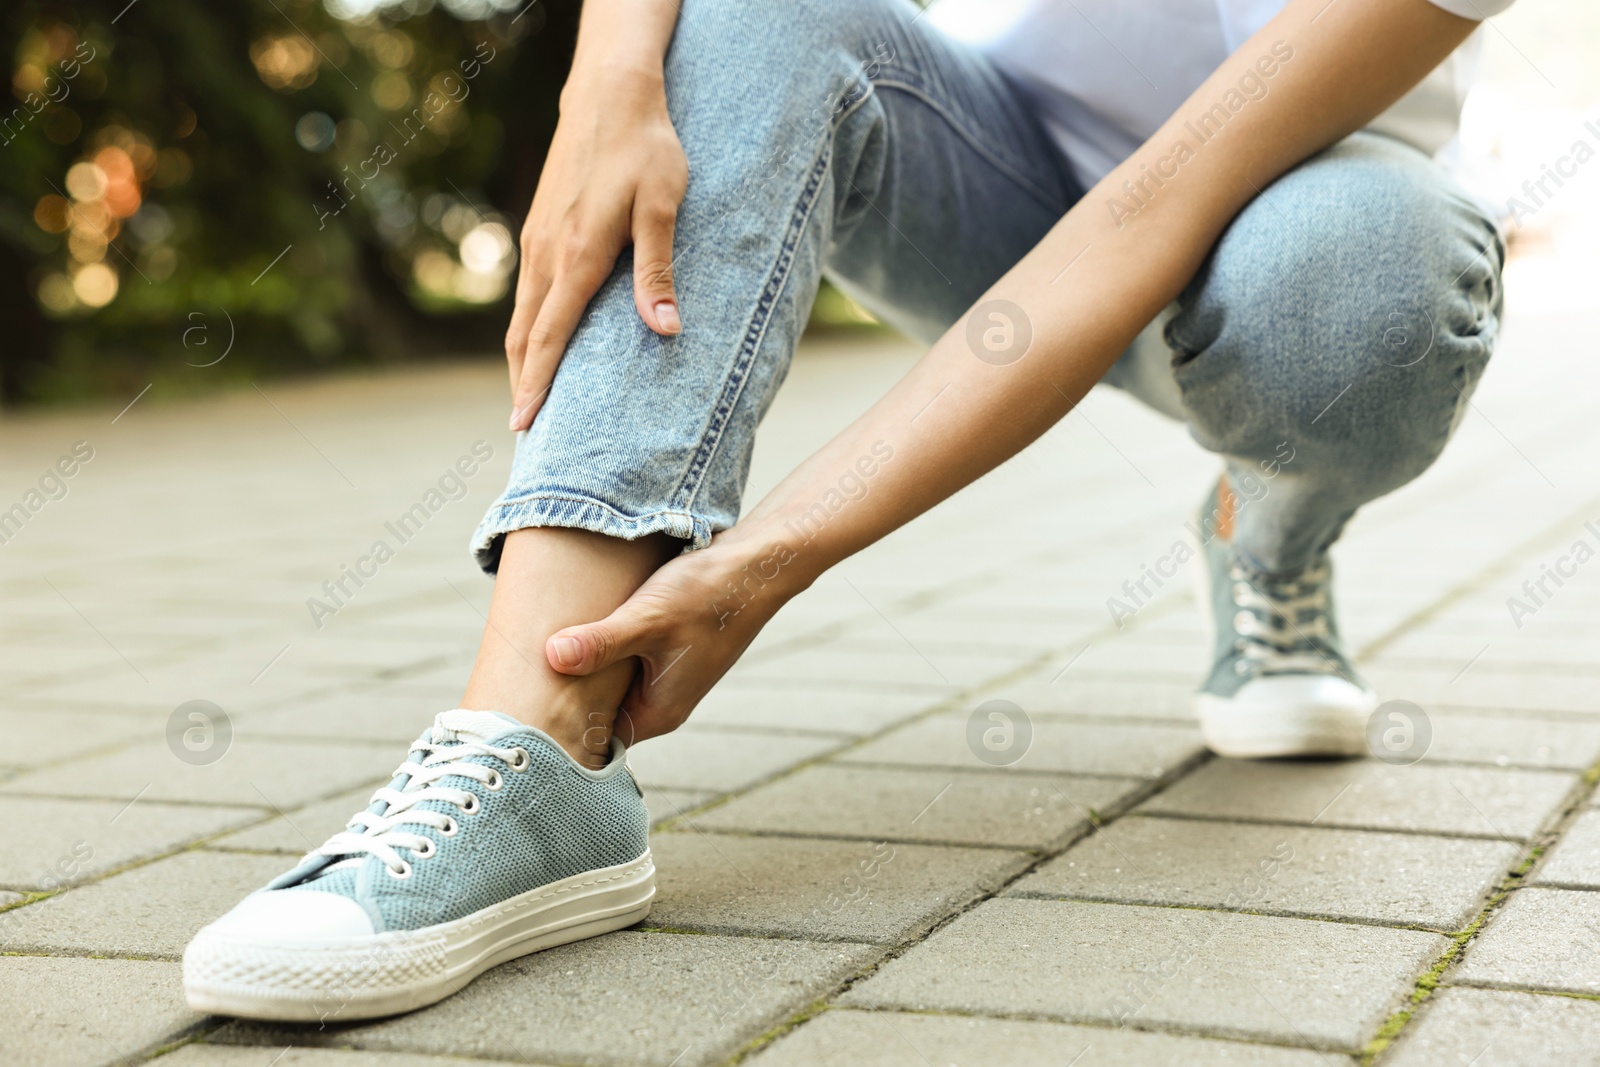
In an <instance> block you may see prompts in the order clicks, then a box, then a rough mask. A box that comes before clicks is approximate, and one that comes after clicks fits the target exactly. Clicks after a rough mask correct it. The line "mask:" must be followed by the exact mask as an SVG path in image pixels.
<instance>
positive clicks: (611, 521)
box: [471, 492, 715, 574]
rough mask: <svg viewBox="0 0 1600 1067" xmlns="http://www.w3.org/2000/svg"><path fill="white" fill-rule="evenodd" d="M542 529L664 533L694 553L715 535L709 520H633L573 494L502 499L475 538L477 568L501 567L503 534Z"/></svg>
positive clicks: (631, 537)
mask: <svg viewBox="0 0 1600 1067" xmlns="http://www.w3.org/2000/svg"><path fill="white" fill-rule="evenodd" d="M538 526H559V527H565V528H568V529H573V530H589V531H591V532H593V533H598V534H605V535H606V536H607V537H617V538H621V539H622V540H624V541H637V540H638V539H639V538H641V537H648V536H649V535H651V534H654V533H664V534H667V535H669V536H671V537H677V538H680V539H682V540H684V541H687V542H688V546H689V547H690V548H704V547H706V545H708V544H710V543H711V535H712V534H713V533H714V532H715V527H714V526H713V525H712V522H711V520H710V519H709V518H708V517H706V516H704V515H694V514H691V513H690V512H687V511H675V510H666V509H663V510H657V511H648V512H645V513H644V514H642V515H629V514H627V513H626V512H624V511H621V510H619V509H618V508H616V507H614V506H613V505H611V504H608V503H606V502H605V501H603V500H599V499H596V498H594V497H590V496H581V495H578V494H576V493H570V492H568V493H553V492H539V493H530V494H527V495H524V496H519V497H517V498H516V499H513V500H506V499H501V500H499V501H497V502H496V503H495V504H494V505H493V506H492V507H490V508H489V511H488V513H487V514H486V515H484V517H483V522H482V523H480V524H479V525H478V529H477V531H476V532H474V533H473V535H472V545H471V548H472V555H473V558H474V559H476V560H477V561H478V566H480V567H482V568H483V569H484V570H485V571H486V572H488V573H489V574H493V573H495V571H497V570H498V569H499V567H500V552H501V549H502V548H503V546H504V545H505V535H506V534H508V533H510V532H511V531H513V530H525V529H528V528H530V527H538Z"/></svg>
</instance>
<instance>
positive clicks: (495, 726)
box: [433, 708, 522, 743]
mask: <svg viewBox="0 0 1600 1067" xmlns="http://www.w3.org/2000/svg"><path fill="white" fill-rule="evenodd" d="M521 726H522V724H521V723H520V722H518V721H517V720H515V719H513V718H512V717H511V716H509V715H503V714H501V713H500V712H498V711H468V710H467V709H466V708H456V709H455V710H454V711H441V712H440V713H439V714H438V716H437V717H436V718H435V719H434V720H433V739H434V741H435V743H439V742H444V741H451V740H454V739H455V738H458V737H464V738H467V739H470V740H473V741H482V742H488V741H493V740H494V739H495V738H497V737H499V736H500V735H501V734H507V733H510V732H511V731H512V730H516V729H519V728H520V727H521Z"/></svg>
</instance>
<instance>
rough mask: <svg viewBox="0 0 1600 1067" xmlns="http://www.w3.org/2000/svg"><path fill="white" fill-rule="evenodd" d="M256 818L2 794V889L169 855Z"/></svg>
mask: <svg viewBox="0 0 1600 1067" xmlns="http://www.w3.org/2000/svg"><path fill="white" fill-rule="evenodd" d="M260 817H261V813H260V812H257V811H246V810H244V809H241V808H231V809H229V808H207V807H201V806H199V805H192V804H181V805H180V804H158V803H155V802H152V801H147V800H140V801H139V802H138V803H136V804H133V805H131V806H130V805H129V804H128V802H127V801H126V800H123V801H107V800H53V799H35V798H32V797H0V822H3V823H4V824H5V825H7V826H10V827H11V847H10V848H7V849H5V850H3V851H0V885H8V886H11V887H13V888H16V889H34V890H38V889H46V888H52V887H59V886H61V885H63V884H70V883H71V882H73V881H76V880H81V879H83V878H87V877H91V876H94V875H97V874H101V873H103V872H105V871H108V870H111V869H113V868H116V867H120V866H122V865H123V864H125V863H131V862H133V861H134V860H140V859H145V858H147V857H150V856H154V855H159V854H160V853H163V852H167V851H170V850H172V849H175V848H178V847H180V846H182V845H185V844H188V843H189V842H191V841H194V840H196V839H197V838H202V837H209V836H210V835H212V834H215V833H220V832H221V831H223V830H227V829H230V828H232V827H235V826H238V825H240V824H242V823H246V822H252V821H254V820H256V819H259V818H260Z"/></svg>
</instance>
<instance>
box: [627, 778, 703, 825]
mask: <svg viewBox="0 0 1600 1067" xmlns="http://www.w3.org/2000/svg"><path fill="white" fill-rule="evenodd" d="M641 788H642V789H643V791H644V806H645V810H646V811H648V812H649V813H650V825H651V826H654V825H656V824H657V823H660V822H666V821H667V820H668V819H675V818H677V817H678V816H679V815H684V814H687V813H688V812H691V811H693V810H694V809H695V808H698V807H699V806H700V805H702V804H704V803H706V802H707V801H710V800H715V799H716V798H717V797H718V796H719V795H720V794H718V793H705V792H695V791H693V790H689V789H660V788H657V787H655V786H650V787H641Z"/></svg>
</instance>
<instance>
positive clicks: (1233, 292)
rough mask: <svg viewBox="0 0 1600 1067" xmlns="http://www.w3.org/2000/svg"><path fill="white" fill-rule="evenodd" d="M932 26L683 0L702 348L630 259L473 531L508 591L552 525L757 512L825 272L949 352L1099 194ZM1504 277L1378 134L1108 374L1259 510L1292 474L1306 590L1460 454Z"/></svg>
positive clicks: (601, 298)
mask: <svg viewBox="0 0 1600 1067" xmlns="http://www.w3.org/2000/svg"><path fill="white" fill-rule="evenodd" d="M917 16H918V11H917V9H916V8H915V7H913V6H912V5H911V4H910V3H908V2H906V0H789V2H786V3H782V4H750V3H743V2H738V0H684V3H683V5H682V15H681V17H680V19H679V22H678V27H677V31H676V33H675V35H674V37H673V41H672V45H671V48H670V50H669V52H668V55H667V61H666V90H667V103H668V106H669V109H670V112H671V116H672V121H673V124H674V125H675V127H676V128H677V131H678V135H679V138H680V140H681V141H682V143H683V147H684V151H685V153H686V154H687V157H688V163H689V185H688V192H687V195H686V197H685V200H684V203H683V206H682V209H681V210H680V212H679V216H678V230H677V238H676V248H675V254H676V256H677V285H678V296H679V302H680V306H681V309H682V316H683V322H684V330H683V333H682V334H681V335H679V336H677V337H673V338H662V337H658V336H657V335H655V334H654V333H652V332H650V331H649V330H648V329H647V328H646V327H645V326H644V324H643V323H641V322H640V320H639V316H638V313H637V312H636V311H635V310H634V304H633V296H632V273H631V272H632V264H631V261H630V259H629V257H628V256H627V255H625V256H624V257H623V260H622V261H621V262H619V263H618V264H617V267H616V270H615V272H614V273H613V274H612V276H611V278H610V280H609V281H608V282H607V283H606V284H605V285H604V286H603V287H602V288H601V290H600V292H599V293H598V294H597V295H596V296H595V298H594V300H593V301H592V303H591V304H590V306H589V310H588V313H587V314H586V316H585V317H584V319H583V321H582V323H581V324H580V326H579V328H578V330H577V333H576V334H575V335H574V337H573V339H572V341H571V343H570V345H569V346H568V349H567V353H566V356H565V359H564V360H563V362H562V364H561V367H560V370H559V372H558V373H557V375H556V378H555V381H554V383H553V385H552V387H551V389H550V392H549V394H548V396H547V398H546V400H545V404H544V407H543V409H542V410H541V411H540V413H539V416H538V418H537V419H536V420H535V421H534V424H533V426H532V427H531V428H530V429H529V430H528V431H527V432H526V433H525V434H523V435H522V437H521V439H520V441H519V442H518V446H517V452H516V459H515V463H514V466H513V469H512V474H511V480H510V484H509V485H508V487H507V489H506V491H505V493H504V494H503V495H502V496H501V498H500V499H499V500H498V501H496V503H495V504H494V505H493V507H492V508H491V509H490V510H489V513H488V515H487V516H486V517H485V518H484V521H483V524H482V526H480V528H479V529H478V531H477V533H476V535H475V536H474V540H473V550H474V552H475V553H476V556H477V558H478V561H479V562H480V563H481V564H482V565H483V567H484V568H485V569H486V570H490V571H493V570H494V569H495V567H496V566H497V563H498V559H499V554H500V545H501V543H502V540H503V537H504V535H505V534H506V533H508V532H510V531H512V530H516V529H521V528H523V527H530V526H567V527H578V528H582V529H586V530H593V531H597V532H599V533H603V534H609V535H612V536H615V537H622V538H638V537H643V536H646V535H648V534H652V533H658V532H660V533H666V534H669V535H671V536H673V537H678V538H683V539H684V540H686V541H688V542H689V543H690V544H691V545H692V546H694V547H702V546H704V545H705V544H706V543H707V542H708V541H709V540H710V538H711V535H712V534H713V533H714V532H716V531H718V530H721V529H724V528H726V527H728V526H730V525H732V524H733V522H734V521H735V520H736V519H737V518H738V514H739V503H740V496H741V493H742V491H743V488H744V483H745V478H746V475H747V473H748V471H749V464H750V453H751V447H752V444H753V442H754V437H755V431H756V426H757V424H758V423H759V422H760V420H761V417H762V416H763V414H764V413H765V412H766V410H767V408H768V405H769V404H770V403H771V401H772V398H773V395H774V393H775V391H776V390H777V388H778V386H779V385H780V384H781V382H782V381H783V378H784V375H785V373H786V372H787V369H788V366H789V360H790V357H791V355H792V354H793V352H794V348H795V343H796V340H797V338H798V337H799V335H800V332H801V330H802V329H803V327H804V326H805V322H806V318H807V315H808V312H809V310H810V307H811V303H812V300H813V298H814V297H815V295H816V291H817V286H818V282H819V280H820V279H821V278H822V276H823V275H824V274H825V273H826V274H827V276H828V277H829V278H830V280H832V281H833V282H834V283H835V284H837V285H838V286H839V287H840V288H841V289H843V290H844V291H845V292H847V293H849V294H850V295H851V296H853V297H855V298H856V299H857V300H858V301H860V302H861V303H862V304H864V305H866V306H867V307H868V308H870V309H871V310H872V311H873V312H874V313H875V314H876V315H878V316H879V317H880V318H881V319H883V320H884V321H885V322H887V323H889V324H891V325H893V326H895V327H897V328H899V329H900V330H902V331H904V332H905V333H907V334H910V335H911V336H913V337H916V338H920V339H923V340H927V341H930V342H931V341H932V340H934V339H935V338H937V337H938V336H939V335H940V334H942V333H943V332H944V331H945V330H946V329H947V328H948V327H949V326H950V325H951V324H952V323H954V322H955V321H956V320H957V319H958V318H959V317H960V316H961V314H962V313H963V312H964V311H966V310H967V308H969V307H970V306H971V305H972V304H973V303H974V302H975V301H976V300H977V298H978V297H979V296H980V295H981V294H982V293H983V292H984V291H985V290H986V289H987V288H988V287H989V286H990V285H991V284H993V282H994V281H995V280H996V279H997V278H999V277H1000V275H1001V274H1003V273H1004V272H1005V271H1006V270H1008V269H1009V268H1010V267H1011V266H1013V265H1014V264H1015V263H1016V262H1017V261H1018V260H1019V259H1021V258H1022V257H1023V256H1024V255H1025V254H1026V253H1027V252H1028V251H1029V250H1030V249H1032V248H1033V246H1034V245H1035V244H1037V243H1038V241H1039V240H1040V239H1041V238H1042V237H1043V236H1044V234H1045V233H1046V232H1047V231H1048V230H1049V229H1050V227H1051V226H1052V225H1053V224H1054V223H1055V222H1056V221H1057V220H1058V219H1060V217H1061V216H1062V215H1063V214H1064V213H1065V212H1066V211H1067V209H1068V208H1070V207H1071V206H1072V205H1073V204H1074V203H1075V202H1076V201H1077V200H1078V199H1079V198H1080V197H1081V196H1082V195H1083V191H1082V190H1081V189H1079V188H1077V187H1076V186H1075V184H1074V182H1073V179H1072V178H1071V177H1070V176H1069V172H1068V170H1067V167H1066V166H1065V164H1064V162H1063V160H1062V159H1061V157H1060V156H1059V154H1058V152H1057V151H1056V149H1055V147H1054V146H1053V145H1052V143H1051V142H1050V141H1049V140H1048V138H1047V137H1046V136H1045V133H1044V131H1043V130H1042V129H1041V127H1040V125H1039V123H1038V121H1037V120H1036V119H1035V117H1034V115H1033V114H1032V113H1031V112H1030V109H1029V106H1028V104H1027V102H1026V100H1025V99H1024V97H1023V96H1022V95H1021V94H1020V93H1019V92H1018V90H1017V89H1016V88H1015V87H1014V86H1013V85H1012V84H1010V83H1009V82H1007V81H1006V79H1005V78H1004V77H1003V76H1001V75H1000V74H999V73H998V72H997V71H995V70H994V69H993V67H992V66H990V64H989V63H988V62H987V61H986V60H985V59H984V58H983V57H982V56H980V55H978V54H976V53H974V52H973V51H972V50H970V49H969V48H966V47H964V46H962V45H959V44H957V43H955V42H952V41H950V40H949V39H947V38H945V37H944V36H943V35H941V34H940V33H938V31H936V30H934V29H932V28H931V27H929V26H928V25H927V23H926V20H920V21H919V20H918V17H917ZM1086 206H1089V205H1086ZM1502 258H1503V248H1502V245H1501V242H1500V239H1499V236H1498V234H1497V232H1496V229H1495V227H1494V225H1493V223H1492V222H1491V221H1490V220H1489V219H1487V218H1486V217H1485V216H1484V214H1483V212H1482V211H1481V210H1480V209H1479V208H1478V207H1477V206H1476V204H1475V203H1474V202H1473V201H1472V200H1470V199H1469V198H1468V197H1467V196H1466V195H1465V194H1463V193H1462V192H1460V191H1459V190H1458V189H1456V187H1455V186H1454V185H1453V184H1452V183H1451V182H1450V180H1449V179H1448V177H1447V176H1446V174H1445V173H1444V172H1443V171H1442V170H1441V169H1439V168H1438V167H1437V166H1436V165H1435V164H1434V163H1433V162H1432V161H1431V160H1429V159H1427V158H1426V157H1425V156H1424V155H1423V154H1422V153H1420V152H1418V151H1417V150H1415V149H1413V148H1410V147H1409V146H1406V145H1404V144H1401V143H1400V142H1398V141H1394V140H1391V139H1388V138H1386V137H1383V136H1380V135H1377V134H1368V133H1358V134H1356V135H1354V136H1352V137H1350V138H1348V139H1346V140H1345V141H1343V142H1341V143H1340V144H1337V145H1335V146H1334V147H1332V148H1331V149H1329V150H1328V151H1326V152H1323V153H1322V154H1320V155H1318V156H1316V157H1314V158H1312V159H1310V160H1307V161H1306V162H1305V163H1303V164H1301V165H1300V166H1299V167H1297V168H1295V169H1294V170H1292V171H1290V172H1289V173H1288V174H1286V175H1284V176H1283V177H1282V178H1280V179H1279V180H1278V181H1276V182H1274V183H1273V184H1272V185H1271V186H1270V187H1268V188H1267V189H1266V190H1265V191H1264V192H1263V193H1262V194H1261V195H1260V196H1258V197H1257V198H1256V199H1255V200H1254V201H1253V202H1252V203H1251V204H1250V205H1249V206H1248V207H1246V208H1245V209H1244V211H1242V212H1241V213H1240V214H1239V216H1238V217H1237V218H1236V219H1235V220H1234V221H1233V223H1232V224H1231V225H1230V226H1229V227H1228V229H1227V231H1226V232H1225V233H1224V234H1223V236H1222V237H1221V239H1220V240H1219V241H1218V242H1217V245H1216V247H1215V248H1214V249H1213V250H1212V252H1211V254H1210V256H1209V258H1208V259H1207V261H1206V262H1205V264H1204V266H1203V267H1202V268H1201V269H1200V271H1199V273H1198V274H1197V275H1196V276H1195V278H1194V279H1193V281H1192V282H1191V283H1190V285H1189V286H1188V287H1187V289H1186V290H1185V291H1184V293H1183V294H1182V295H1181V297H1180V298H1179V300H1178V301H1177V303H1176V304H1175V305H1174V307H1173V308H1171V309H1169V310H1168V312H1167V313H1166V314H1164V315H1163V316H1162V317H1161V318H1160V319H1158V320H1157V322H1156V323H1153V324H1152V325H1151V327H1150V328H1149V329H1147V330H1146V331H1145V333H1144V334H1142V335H1141V337H1140V339H1139V341H1138V342H1137V343H1136V344H1135V345H1134V346H1133V347H1132V348H1131V349H1130V350H1129V352H1128V353H1127V354H1126V355H1124V356H1123V357H1122V359H1121V360H1120V361H1119V362H1118V363H1117V364H1116V365H1115V366H1114V367H1113V368H1112V369H1111V371H1110V372H1109V373H1108V374H1107V376H1106V378H1105V381H1106V382H1107V383H1109V384H1111V385H1113V386H1117V387H1119V388H1122V389H1126V390H1128V391H1129V392H1130V393H1132V394H1133V395H1135V396H1137V397H1139V398H1140V399H1141V400H1143V401H1145V402H1147V403H1149V404H1151V405H1152V406H1153V407H1155V408H1157V409H1158V410H1160V411H1162V412H1164V413H1166V414H1168V415H1170V416H1172V417H1174V418H1178V419H1182V420H1184V421H1185V422H1186V423H1187V424H1188V426H1189V428H1190V432H1191V433H1192V434H1193V436H1194V438H1195V440H1197V441H1198V442H1199V443H1200V444H1201V445H1202V446H1204V447H1205V448H1207V449H1209V450H1211V451H1213V452H1216V453H1218V454H1219V455H1220V456H1221V457H1222V458H1223V459H1224V461H1225V462H1226V463H1227V465H1228V468H1229V470H1230V472H1231V474H1232V479H1233V483H1234V485H1235V488H1236V490H1237V491H1238V492H1239V493H1240V494H1241V495H1242V496H1245V497H1251V496H1253V495H1254V492H1255V490H1254V489H1253V488H1252V487H1253V486H1258V485H1260V484H1261V483H1262V473H1261V472H1263V471H1266V472H1268V473H1270V474H1272V475H1273V477H1272V481H1271V491H1270V492H1268V493H1265V494H1264V495H1263V496H1262V497H1261V499H1260V500H1259V501H1257V502H1255V503H1253V504H1252V505H1251V506H1250V507H1246V508H1242V509H1240V511H1239V513H1238V520H1237V526H1236V528H1235V538H1236V542H1237V544H1239V546H1240V547H1241V548H1242V549H1243V550H1244V551H1245V552H1246V553H1247V554H1248V555H1249V557H1251V558H1252V559H1253V560H1254V561H1255V562H1256V564H1257V565H1258V566H1259V567H1260V568H1261V569H1263V570H1265V571H1272V572H1287V571H1295V570H1298V569H1300V568H1301V567H1303V566H1304V565H1306V564H1307V563H1308V562H1309V561H1311V560H1313V559H1314V558H1316V557H1317V555H1318V554H1319V553H1320V552H1321V551H1322V550H1323V549H1325V548H1326V547H1327V545H1329V544H1330V543H1332V541H1333V540H1334V538H1336V537H1337V536H1338V533H1339V531H1340V529H1341V528H1342V527H1343V525H1344V523H1345V521H1346V520H1347V519H1348V518H1349V517H1350V515H1351V514H1353V513H1354V512H1355V510H1356V509H1357V508H1358V507H1360V506H1361V505H1362V504H1363V503H1365V502H1367V501H1369V500H1372V499H1374V498H1376V497H1378V496H1380V495H1382V494H1384V493H1387V492H1389V491H1391V490H1393V489H1394V488H1396V487H1397V486H1400V485H1402V484H1404V483H1405V482H1407V481H1409V480H1410V479H1412V478H1414V477H1416V476H1417V475H1418V474H1419V473H1421V472H1422V471H1423V470H1425V469H1426V468H1427V467H1428V466H1429V464H1431V463H1432V462H1433V460H1434V459H1435V458H1436V457H1437V456H1438V455H1439V452H1440V450H1441V449H1442V448H1443V447H1444V444H1445V441H1446V440H1447V438H1448V437H1449V435H1450V433H1451V431H1452V430H1453V429H1454V428H1455V426H1456V424H1457V422H1458V421H1459V419H1460V418H1461V415H1462V413H1463V411H1464V409H1465V407H1466V398H1467V397H1468V396H1469V395H1470V394H1471V392H1472V390H1473V387H1474V386H1475V385H1476V383H1477V381H1478V378H1479V376H1480V374H1481V373H1482V371H1483V368H1484V366H1485V364H1486V363H1487V361H1488V359H1489V354H1490V351H1491V350H1492V348H1493V346H1494V339H1495V334H1496V330H1497V327H1498V322H1499V315H1500V306H1501V294H1500V265H1501V261H1502ZM1069 281H1070V276H1068V278H1066V279H1063V282H1064V283H1067V282H1069ZM1291 454H1292V458H1291V459H1290V460H1289V461H1288V462H1286V463H1285V462H1284V457H1285V456H1286V455H1291ZM1198 489H1199V487H1197V493H1196V496H1197V497H1198V496H1199V491H1198Z"/></svg>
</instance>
